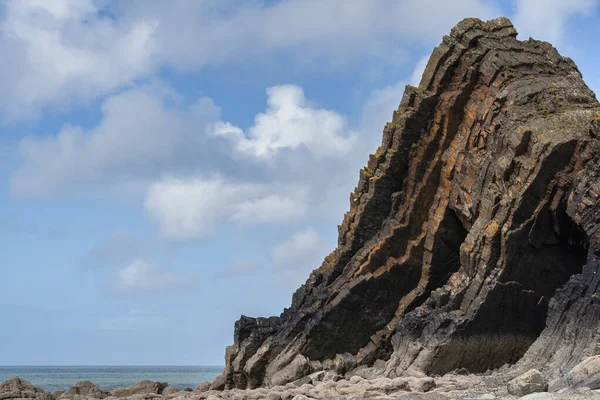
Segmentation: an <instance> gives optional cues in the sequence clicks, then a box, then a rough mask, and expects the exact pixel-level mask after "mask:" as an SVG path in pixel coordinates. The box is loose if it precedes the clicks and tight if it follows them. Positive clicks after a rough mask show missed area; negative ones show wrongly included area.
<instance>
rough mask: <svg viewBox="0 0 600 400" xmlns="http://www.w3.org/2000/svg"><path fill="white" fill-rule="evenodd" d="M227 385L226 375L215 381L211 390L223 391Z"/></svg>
mask: <svg viewBox="0 0 600 400" xmlns="http://www.w3.org/2000/svg"><path fill="white" fill-rule="evenodd" d="M226 383H227V376H225V374H221V375H219V376H217V377H216V378H215V379H214V380H213V382H212V384H211V385H210V390H223V389H225V384H226Z"/></svg>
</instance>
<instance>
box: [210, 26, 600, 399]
mask: <svg viewBox="0 0 600 400" xmlns="http://www.w3.org/2000/svg"><path fill="white" fill-rule="evenodd" d="M516 35H517V32H516V30H515V28H514V27H513V26H512V24H511V23H510V21H509V20H507V19H505V18H500V19H496V20H492V21H488V22H482V21H480V20H477V19H467V20H464V21H462V22H461V23H459V24H458V25H457V26H456V27H455V28H453V29H452V31H451V33H450V35H449V36H445V37H444V39H443V42H442V44H440V45H439V46H438V47H437V48H436V49H435V50H434V51H433V54H432V56H431V58H430V60H429V63H428V66H427V68H426V70H425V73H424V75H423V78H422V81H421V83H420V85H419V87H418V88H415V87H412V86H407V87H406V91H405V93H404V96H403V98H402V101H401V103H400V107H399V108H398V110H396V111H394V113H393V118H392V122H390V123H388V124H387V125H386V126H385V128H384V131H383V140H382V144H381V146H380V148H379V149H378V150H377V152H376V153H375V154H373V155H371V156H370V159H369V162H368V165H367V167H365V168H364V169H363V170H361V171H360V179H359V183H358V186H357V187H356V189H355V190H354V192H353V193H352V194H351V196H350V211H349V212H348V213H346V215H345V216H344V220H343V223H342V224H341V225H340V226H339V240H338V241H339V243H338V247H337V248H336V249H335V250H334V251H333V252H332V253H331V254H330V255H329V256H328V257H327V258H326V259H325V261H324V262H323V264H322V266H321V267H320V268H318V269H316V270H315V271H313V272H312V273H311V275H310V277H309V279H308V280H307V282H306V283H305V284H304V285H303V286H302V287H301V288H299V289H298V290H297V291H296V293H295V294H294V296H293V299H292V305H291V307H290V308H289V309H286V310H285V311H284V312H283V313H282V314H281V316H280V317H272V318H248V317H242V318H241V319H240V320H239V321H237V322H236V326H235V334H234V344H233V345H232V346H230V347H228V349H227V351H226V369H225V371H224V373H223V375H222V376H221V377H219V378H217V380H216V381H215V383H214V384H213V386H214V387H215V388H223V387H229V388H231V387H238V388H254V387H258V386H268V385H276V384H283V383H286V382H289V381H291V380H293V379H296V378H298V377H300V376H302V375H305V374H308V373H310V372H312V371H316V370H321V369H331V370H335V371H337V372H338V373H345V372H347V371H349V370H351V369H354V368H356V367H357V366H367V367H369V366H372V365H374V364H375V368H372V369H373V370H377V373H381V374H384V375H386V376H388V377H395V376H401V375H402V374H406V373H413V371H414V370H420V371H422V372H425V373H428V374H443V373H446V372H449V371H451V370H454V369H457V368H465V369H467V370H468V371H470V372H481V371H485V370H487V369H490V368H497V367H500V366H502V365H504V364H506V363H509V364H513V363H515V362H517V361H519V360H521V363H524V364H528V365H531V364H539V366H542V365H544V364H545V363H546V362H548V363H549V365H550V366H551V367H552V368H554V369H556V370H558V369H560V368H563V367H564V368H568V366H572V364H573V363H575V362H577V361H579V360H580V359H581V358H582V357H583V356H585V355H589V354H590V353H593V352H595V351H596V349H595V348H594V343H596V342H597V340H596V339H598V337H597V336H600V333H598V332H600V331H598V330H597V329H596V328H598V321H599V319H600V318H599V317H600V304H599V300H598V297H597V295H596V293H597V287H598V286H599V285H600V274H596V272H597V270H598V269H600V261H599V260H600V244H599V242H600V231H599V227H600V210H599V209H598V196H600V180H599V177H600V159H599V157H600V156H599V152H598V149H599V147H600V140H599V139H598V138H597V135H599V134H600V104H599V103H598V101H597V100H596V98H595V96H594V94H593V92H591V91H590V89H589V88H588V87H587V86H586V85H585V83H584V82H583V80H582V78H581V74H580V73H579V71H578V70H577V67H576V66H575V64H574V63H573V61H572V60H570V59H569V58H565V57H561V56H560V55H559V54H558V52H557V51H556V50H555V49H554V48H553V47H552V46H551V45H550V44H548V43H544V42H539V41H535V40H528V41H519V40H517V39H516ZM546 325H547V327H546ZM525 353H527V354H526V356H525V357H523V355H524V354H525ZM378 360H382V361H378ZM383 361H385V363H383Z"/></svg>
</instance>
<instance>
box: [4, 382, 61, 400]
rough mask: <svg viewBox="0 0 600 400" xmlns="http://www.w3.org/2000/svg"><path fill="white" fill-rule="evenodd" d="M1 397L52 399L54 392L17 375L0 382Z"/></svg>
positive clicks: (8, 398) (5, 398) (7, 398)
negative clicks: (36, 385)
mask: <svg viewBox="0 0 600 400" xmlns="http://www.w3.org/2000/svg"><path fill="white" fill-rule="evenodd" d="M0 399H2V400H10V399H38V400H52V394H51V393H50V392H49V391H47V390H43V389H40V388H36V387H35V386H33V385H32V384H31V382H29V381H26V380H23V379H21V378H19V377H17V376H15V377H14V378H11V379H9V380H7V381H5V382H2V383H0Z"/></svg>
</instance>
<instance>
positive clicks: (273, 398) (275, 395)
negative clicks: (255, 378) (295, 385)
mask: <svg viewBox="0 0 600 400" xmlns="http://www.w3.org/2000/svg"><path fill="white" fill-rule="evenodd" d="M266 400H281V393H280V392H269V393H268V394H267V397H266Z"/></svg>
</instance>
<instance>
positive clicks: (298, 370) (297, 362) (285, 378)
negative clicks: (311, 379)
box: [271, 354, 310, 386]
mask: <svg viewBox="0 0 600 400" xmlns="http://www.w3.org/2000/svg"><path fill="white" fill-rule="evenodd" d="M309 372H310V364H309V362H308V359H307V358H306V357H304V356H303V355H301V354H298V355H296V357H295V358H294V359H293V360H292V362H290V363H289V364H288V365H286V366H285V367H283V369H281V370H280V371H277V372H276V373H275V374H274V375H273V377H272V378H271V384H272V385H273V386H276V385H285V384H286V383H288V382H293V381H295V380H297V379H299V378H301V377H303V376H305V375H306V374H308V373H309Z"/></svg>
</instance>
